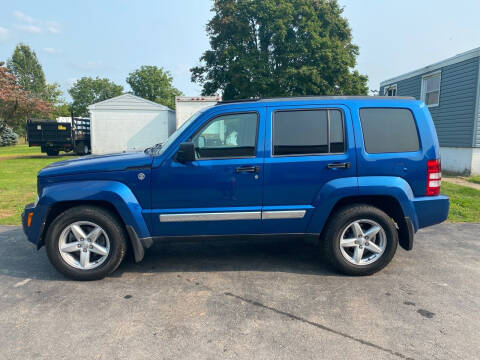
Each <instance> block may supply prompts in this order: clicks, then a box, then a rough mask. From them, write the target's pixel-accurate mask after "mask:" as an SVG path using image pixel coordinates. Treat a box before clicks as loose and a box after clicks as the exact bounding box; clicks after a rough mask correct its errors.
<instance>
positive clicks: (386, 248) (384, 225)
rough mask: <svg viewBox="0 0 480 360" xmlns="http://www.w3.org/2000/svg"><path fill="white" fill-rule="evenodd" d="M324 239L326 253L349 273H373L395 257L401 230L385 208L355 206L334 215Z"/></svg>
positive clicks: (335, 264) (339, 267) (331, 260)
mask: <svg viewBox="0 0 480 360" xmlns="http://www.w3.org/2000/svg"><path fill="white" fill-rule="evenodd" d="M322 241H323V250H324V253H325V255H326V256H327V258H328V260H329V261H330V262H331V264H332V265H333V266H334V267H336V268H337V269H338V270H340V271H342V272H343V273H345V274H348V275H370V274H373V273H375V272H377V271H380V270H381V269H383V268H384V267H385V266H387V265H388V263H389V262H390V261H391V260H392V258H393V256H394V255H395V252H396V250H397V246H398V232H397V229H396V228H395V224H394V222H393V220H392V219H391V218H390V217H389V216H388V215H387V214H386V213H385V212H383V211H382V210H380V209H378V208H376V207H374V206H370V205H353V206H350V207H345V208H343V209H341V210H340V211H338V212H337V213H335V214H334V215H333V218H332V219H331V220H330V221H329V223H328V224H327V226H326V228H325V232H324V236H323V239H322Z"/></svg>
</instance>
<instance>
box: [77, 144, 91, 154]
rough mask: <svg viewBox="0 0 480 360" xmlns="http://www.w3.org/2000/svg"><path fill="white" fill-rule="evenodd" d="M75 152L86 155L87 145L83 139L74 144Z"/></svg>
mask: <svg viewBox="0 0 480 360" xmlns="http://www.w3.org/2000/svg"><path fill="white" fill-rule="evenodd" d="M75 153H76V154H77V155H87V154H88V146H87V145H86V144H85V143H84V142H83V141H80V142H79V143H78V144H76V145H75Z"/></svg>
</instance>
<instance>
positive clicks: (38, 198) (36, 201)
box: [33, 194, 40, 207]
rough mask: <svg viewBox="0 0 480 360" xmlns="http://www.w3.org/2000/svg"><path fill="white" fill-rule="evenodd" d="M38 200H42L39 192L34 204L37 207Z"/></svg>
mask: <svg viewBox="0 0 480 360" xmlns="http://www.w3.org/2000/svg"><path fill="white" fill-rule="evenodd" d="M38 200H40V197H39V196H38V194H37V198H36V199H35V203H34V204H33V206H35V207H37V204H38Z"/></svg>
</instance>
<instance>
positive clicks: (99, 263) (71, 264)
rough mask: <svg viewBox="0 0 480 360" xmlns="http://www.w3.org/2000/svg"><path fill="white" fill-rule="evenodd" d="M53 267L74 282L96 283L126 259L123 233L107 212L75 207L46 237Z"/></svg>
mask: <svg viewBox="0 0 480 360" xmlns="http://www.w3.org/2000/svg"><path fill="white" fill-rule="evenodd" d="M46 248H47V254H48V257H49V259H50V261H51V262H52V264H53V266H55V268H56V269H57V270H58V271H59V272H61V273H62V274H63V275H65V276H67V277H69V278H71V279H74V280H98V279H102V278H104V277H105V276H107V275H109V274H111V273H112V272H113V271H115V270H116V269H117V267H118V266H119V265H120V263H121V262H122V260H123V258H124V257H125V252H126V248H127V241H126V235H125V231H124V229H123V227H122V225H121V223H120V222H119V221H118V219H117V218H116V216H114V215H113V214H112V213H110V212H109V211H107V210H105V209H102V208H99V207H88V206H78V207H74V208H71V209H68V210H66V211H65V212H63V213H62V214H60V215H59V216H58V217H57V218H56V219H55V220H54V221H53V223H52V224H51V225H50V227H49V229H48V231H47V235H46Z"/></svg>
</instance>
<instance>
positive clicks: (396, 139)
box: [360, 108, 420, 154]
mask: <svg viewBox="0 0 480 360" xmlns="http://www.w3.org/2000/svg"><path fill="white" fill-rule="evenodd" d="M360 122H361V124H362V132H363V140H364V142H365V150H366V151H367V152H368V153H370V154H379V153H399V152H412V151H418V150H419V148H420V142H419V140H418V131H417V127H416V125H415V119H414V118H413V114H412V112H411V111H410V110H408V109H393V108H364V109H360Z"/></svg>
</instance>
